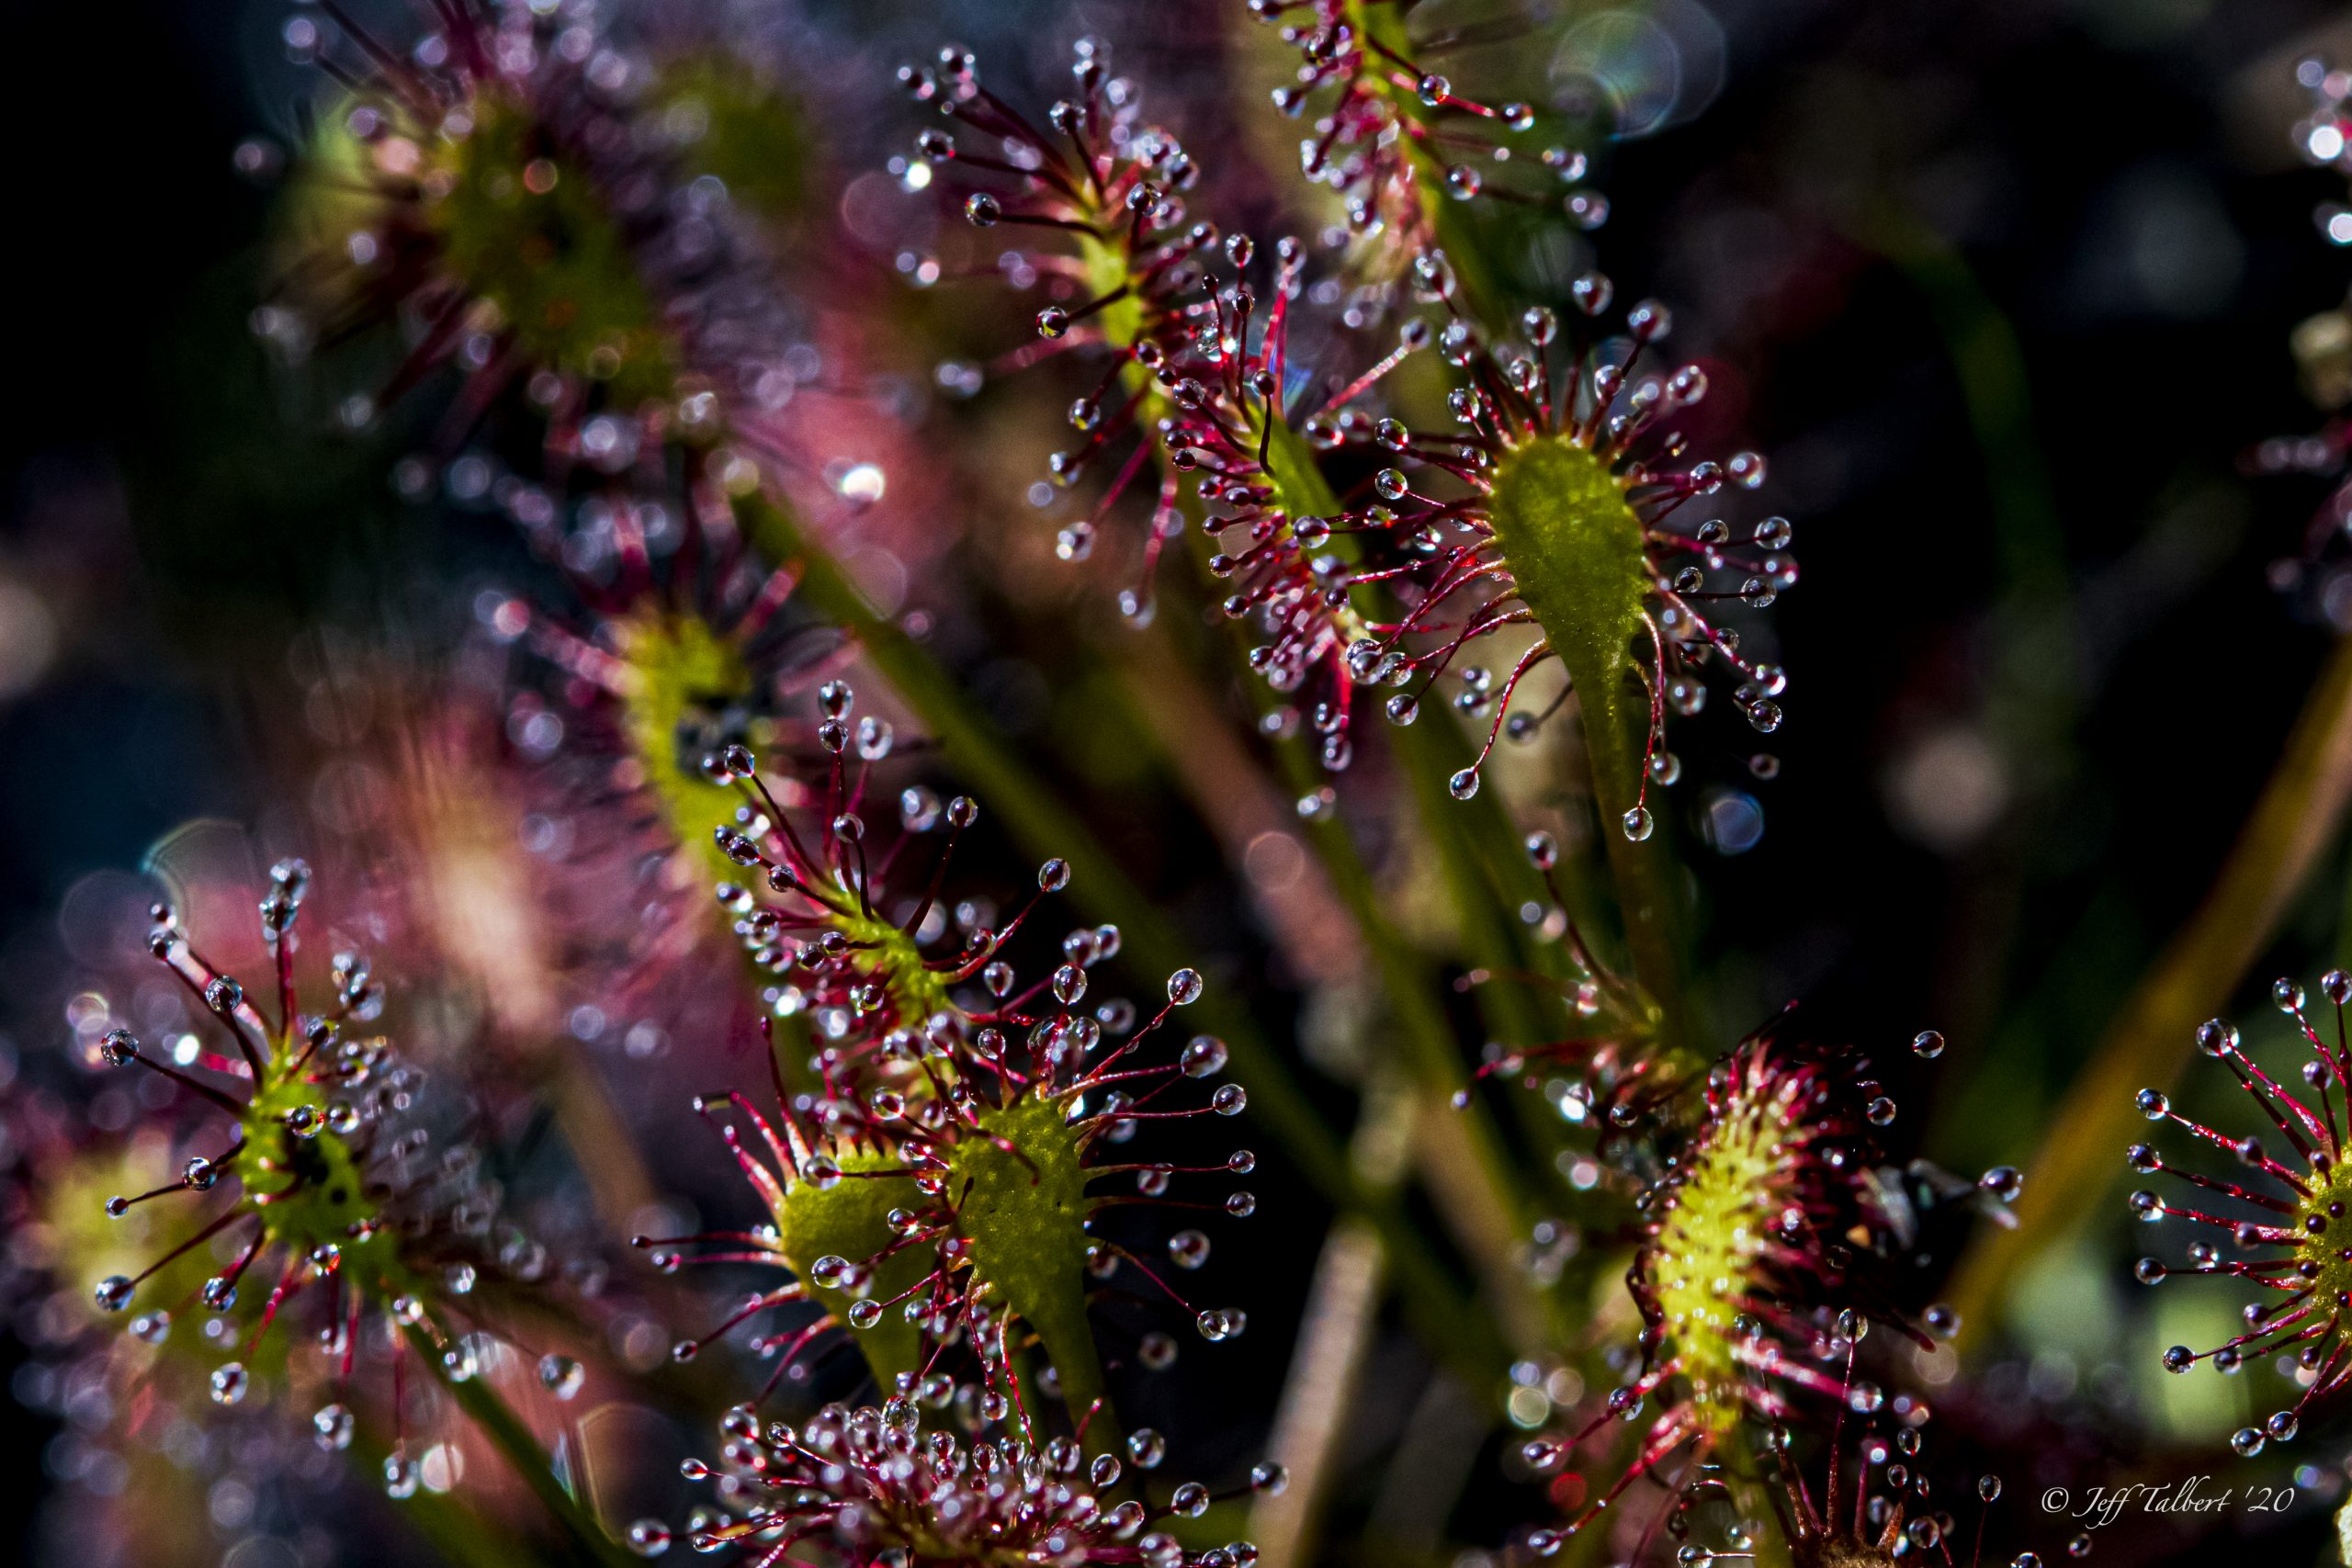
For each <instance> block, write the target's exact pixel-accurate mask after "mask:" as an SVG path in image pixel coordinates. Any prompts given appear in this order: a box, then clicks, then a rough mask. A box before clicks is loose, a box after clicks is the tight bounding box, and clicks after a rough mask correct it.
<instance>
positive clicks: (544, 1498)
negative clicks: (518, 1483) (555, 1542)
mask: <svg viewBox="0 0 2352 1568" xmlns="http://www.w3.org/2000/svg"><path fill="white" fill-rule="evenodd" d="M402 1331H403V1332H404V1333H405V1334H406V1335H407V1336H408V1342H409V1348H411V1349H413V1350H414V1351H415V1352H416V1354H417V1355H418V1357H419V1358H420V1359H422V1360H423V1361H424V1364H425V1365H426V1366H428V1367H431V1368H433V1369H435V1375H436V1376H440V1371H439V1369H440V1366H441V1354H440V1347H439V1345H437V1344H435V1339H434V1337H433V1335H432V1334H430V1333H428V1332H427V1331H426V1328H425V1326H424V1325H423V1324H422V1323H412V1324H408V1325H404V1328H403V1330H402ZM445 1342H446V1341H445ZM441 1386H442V1387H443V1388H445V1389H447V1391H448V1393H449V1397H450V1398H451V1399H452V1400H454V1401H456V1402H457V1405H458V1409H459V1410H461V1411H463V1412H465V1415H466V1418H467V1419H468V1420H469V1421H471V1422H472V1423H473V1425H474V1428H475V1430H477V1431H479V1432H480V1433H481V1435H482V1436H483V1437H484V1438H488V1439H489V1441H490V1445H491V1446H492V1448H494V1449H496V1450H498V1451H499V1453H500V1455H501V1456H502V1457H503V1458H504V1459H505V1461H506V1463H507V1465H508V1467H509V1468H511V1469H512V1470H513V1471H514V1472H515V1474H516V1475H517V1476H518V1477H520V1478H521V1480H522V1482H523V1484H524V1485H526V1486H527V1487H529V1488H530V1491H531V1495H533V1496H535V1497H537V1499H538V1500H539V1503H540V1506H543V1507H545V1508H546V1509H547V1511H548V1516H549V1517H552V1518H553V1519H554V1520H555V1522H556V1525H557V1526H558V1528H560V1529H561V1530H562V1531H563V1533H564V1536H565V1538H566V1539H567V1540H570V1541H571V1544H572V1546H573V1547H574V1548H576V1549H577V1550H578V1551H579V1552H580V1554H581V1556H582V1559H584V1560H585V1561H588V1562H596V1563H601V1564H603V1565H604V1568H629V1564H630V1562H631V1559H630V1558H629V1557H628V1554H627V1553H626V1552H624V1551H622V1550H621V1549H620V1547H619V1546H618V1545H617V1544H616V1542H615V1541H614V1540H613V1538H612V1537H611V1536H609V1535H607V1534H605V1528H604V1526H602V1525H600V1524H598V1523H597V1522H596V1519H595V1517H594V1515H592V1514H590V1513H589V1512H588V1510H587V1508H586V1507H585V1506H582V1504H581V1502H580V1500H579V1499H578V1498H577V1497H574V1496H573V1495H571V1492H570V1491H569V1490H568V1489H566V1487H565V1486H564V1484H563V1483H562V1482H560V1481H559V1480H557V1479H556V1474H555V1468H554V1466H553V1465H552V1464H550V1463H549V1462H548V1456H547V1450H544V1449H542V1448H540V1447H539V1444H538V1439H537V1438H534V1437H532V1436H531V1433H530V1430H529V1428H527V1427H525V1426H524V1425H523V1422H522V1419H521V1418H520V1417H519V1416H516V1415H515V1412H514V1411H513V1410H511V1409H509V1408H507V1404H506V1402H505V1401H504V1400H503V1399H501V1398H499V1397H498V1393H497V1391H495V1390H494V1389H492V1388H491V1386H490V1385H489V1384H488V1383H486V1382H483V1381H482V1380H481V1378H479V1377H472V1378H467V1379H465V1380H464V1381H462V1382H459V1381H458V1380H455V1379H452V1378H449V1377H447V1376H441Z"/></svg>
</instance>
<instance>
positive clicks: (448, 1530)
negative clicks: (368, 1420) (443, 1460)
mask: <svg viewBox="0 0 2352 1568" xmlns="http://www.w3.org/2000/svg"><path fill="white" fill-rule="evenodd" d="M351 1451H352V1454H353V1456H354V1457H355V1458H356V1460H357V1461H359V1464H360V1466H361V1468H362V1470H363V1472H365V1473H367V1474H368V1475H370V1476H371V1477H372V1478H373V1479H374V1480H375V1481H376V1483H378V1484H379V1485H380V1484H381V1483H382V1482H383V1477H384V1463H385V1461H387V1460H389V1459H390V1458H391V1457H392V1450H390V1449H389V1448H387V1447H385V1446H384V1444H383V1443H382V1442H381V1441H380V1440H379V1439H378V1438H377V1437H376V1435H375V1434H374V1433H373V1432H370V1431H368V1430H367V1429H366V1428H364V1427H363V1428H361V1429H359V1430H358V1431H356V1432H354V1433H353V1434H352V1439H351ZM396 1511H397V1512H398V1513H399V1515H400V1517H401V1518H402V1519H404V1520H406V1521H407V1523H408V1524H409V1525H410V1527H411V1528H412V1529H414V1530H415V1531H416V1533H417V1534H419V1535H421V1536H423V1537H424V1540H425V1543H426V1544H427V1545H429V1546H431V1547H432V1548H433V1550H434V1551H435V1554H436V1555H437V1556H438V1557H439V1558H440V1559H441V1560H442V1561H443V1562H450V1563H456V1564H459V1565H461V1568H519V1565H520V1564H522V1563H526V1562H538V1563H543V1564H545V1565H546V1568H562V1562H561V1560H560V1559H557V1558H554V1557H552V1556H550V1555H548V1554H547V1553H543V1552H540V1551H535V1550H534V1549H533V1548H531V1547H530V1546H528V1545H526V1544H525V1543H524V1542H522V1541H520V1540H515V1538H514V1537H512V1536H510V1535H508V1534H507V1533H506V1532H505V1531H503V1530H502V1529H498V1528H497V1526H496V1524H495V1522H494V1521H492V1520H491V1519H488V1518H485V1517H482V1516H481V1514H479V1513H476V1512H475V1511H473V1510H471V1509H469V1508H466V1507H463V1506H459V1504H458V1501H457V1500H456V1499H455V1498H453V1497H446V1496H442V1495H439V1494H437V1493H434V1492H430V1491H426V1490H424V1489H423V1488H420V1489H419V1490H418V1491H417V1493H416V1494H415V1495H413V1496H411V1497H407V1498H403V1499H401V1501H400V1503H399V1504H398V1506H397V1509H396Z"/></svg>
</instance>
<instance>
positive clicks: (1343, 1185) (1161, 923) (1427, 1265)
mask: <svg viewBox="0 0 2352 1568" xmlns="http://www.w3.org/2000/svg"><path fill="white" fill-rule="evenodd" d="M736 508H737V515H738V517H739V519H740V520H741V525H742V527H743V530H744V535H745V536H746V537H747V538H748V539H750V540H752V543H753V545H754V546H755V547H757V548H759V549H760V550H761V551H763V553H764V554H765V555H766V556H767V557H768V558H770V559H775V560H794V561H798V562H799V563H800V564H801V569H802V577H801V581H800V589H799V592H800V595H801V596H802V598H803V599H804V600H805V601H806V602H807V603H809V604H810V605H812V606H814V607H815V608H816V610H817V611H818V612H819V613H820V614H821V615H825V616H827V617H828V618H829V619H831V620H832V621H833V622H834V623H835V624H837V625H839V626H842V628H843V629H844V630H846V631H848V632H850V633H851V634H852V635H854V637H856V638H857V639H858V644H859V648H860V649H861V651H863V652H864V654H865V657H866V659H867V660H868V661H870V662H871V663H872V664H873V665H874V667H875V668H876V670H877V671H880V672H881V673H882V675H883V677H884V678H885V679H887V680H888V682H890V684H891V685H892V687H893V688H894V689H896V691H897V692H898V694H899V697H900V698H901V699H902V700H904V701H905V702H906V704H907V705H908V706H909V707H910V708H911V709H913V710H914V712H915V713H916V714H917V715H918V716H920V717H921V718H922V721H923V724H924V726H925V728H927V729H928V730H929V732H930V734H931V736H932V738H933V739H934V740H936V741H937V742H938V744H939V746H940V747H941V749H942V750H943V751H944V754H945V756H946V758H947V760H948V761H949V763H950V765H952V766H953V767H954V768H955V769H956V771H957V773H959V775H960V776H962V777H964V778H966V779H967V780H969V781H970V782H971V784H972V785H973V787H974V789H975V790H976V791H977V792H978V795H980V796H981V797H982V798H983V799H985V800H986V801H987V802H988V805H989V808H990V809H992V810H996V811H1001V813H1002V814H1003V816H1004V818H1005V820H1006V822H1007V824H1008V825H1009V826H1010V828H1011V829H1012V836H1013V837H1014V838H1015V839H1016V840H1019V841H1020V842H1021V843H1022V844H1023V845H1024V846H1026V847H1027V848H1028V849H1029V850H1030V851H1031V852H1033V853H1037V854H1049V855H1057V856H1059V857H1060V858H1061V859H1062V860H1064V861H1066V862H1068V863H1069V867H1070V872H1071V878H1070V897H1072V898H1073V899H1074V900H1076V901H1077V902H1078V903H1080V905H1081V906H1083V907H1085V908H1088V909H1090V910H1091V912H1092V913H1093V914H1094V915H1095V916H1096V917H1097V918H1098V919H1105V920H1110V921H1112V922H1114V923H1115V924H1116V925H1117V926H1118V927H1119V930H1120V932H1121V935H1122V937H1123V939H1124V943H1125V951H1126V953H1128V954H1129V955H1130V956H1131V957H1132V958H1133V959H1134V960H1135V962H1136V964H1137V966H1139V967H1141V968H1146V969H1159V970H1161V971H1164V972H1167V973H1173V972H1174V971H1175V970H1177V969H1180V968H1183V967H1186V966H1187V961H1186V959H1185V957H1184V951H1185V950H1184V945H1183V943H1182V941H1181V940H1180V939H1179V938H1178V936H1177V934H1176V931H1175V929H1174V928H1173V926H1172V925H1170V922H1169V921H1168V919H1167V918H1166V917H1165V916H1164V915H1162V914H1161V913H1160V911H1159V908H1158V907H1157V906H1155V905H1154V904H1153V903H1152V902H1151V901H1150V900H1149V899H1148V898H1147V897H1145V896H1144V894H1143V892H1142V890H1141V889H1139V888H1137V887H1136V886H1135V884H1134V883H1133V882H1131V881H1130V880H1129V879H1128V877H1127V875H1126V874H1125V872H1124V871H1123V870H1122V869H1121V868H1120V866H1119V863H1118V862H1117V860H1116V859H1115V858H1114V857H1113V856H1112V855H1111V853H1110V852H1108V851H1107V850H1105V849H1103V846H1102V845H1101V843H1100V842H1098V841H1097V840H1095V839H1094V838H1093V836H1092V835H1091V834H1090V833H1088V832H1087V831H1086V829H1084V827H1083V826H1082V825H1081V824H1080V821H1079V819H1078V818H1077V817H1076V816H1075V815H1074V814H1073V813H1071V812H1069V810H1067V809H1066V808H1064V807H1062V806H1061V805H1060V804H1059V803H1058V802H1057V800H1056V799H1055V798H1054V795H1053V793H1052V792H1051V791H1050V790H1048V789H1047V788H1046V785H1045V784H1044V783H1043V782H1042V781H1040V780H1038V779H1037V778H1036V777H1035V775H1033V774H1032V773H1030V772H1029V771H1028V769H1027V768H1025V767H1023V765H1022V763H1021V761H1019V760H1018V759H1017V758H1016V757H1015V756H1014V754H1013V751H1012V746H1011V745H1010V744H1009V743H1008V742H1007V741H1006V740H1005V739H1004V738H1003V737H1002V736H1001V735H999V734H998V733H997V732H996V730H995V728H994V727H993V726H991V725H990V724H989V722H988V721H987V720H986V719H985V718H983V717H982V716H979V715H978V713H976V712H974V711H973V709H972V708H971V707H970V705H968V704H967V702H966V701H965V698H964V695H963V694H962V692H961V691H960V690H959V689H958V688H957V687H956V683H955V682H954V681H953V680H951V679H950V678H949V677H948V675H947V673H946V672H945V671H943V670H941V669H940V668H939V666H938V665H937V664H936V663H935V662H933V660H932V658H931V656H930V655H929V654H928V653H926V652H924V651H923V649H922V648H921V647H919V646H918V645H917V644H916V643H915V641H914V639H913V638H912V637H909V636H908V635H907V633H906V631H905V629H904V628H903V627H901V626H899V625H898V624H897V623H896V622H894V621H892V620H890V619H889V618H888V617H887V616H884V615H878V614H876V612H875V610H874V608H873V607H872V606H871V605H870V604H867V603H866V602H865V597H864V596H863V595H862V594H861V593H860V592H858V590H857V588H856V586H855V585H854V583H852V582H851V581H850V580H849V578H848V577H847V575H846V574H844V573H843V572H842V569H841V567H840V565H839V564H838V563H836V562H835V561H834V560H833V559H832V558H831V557H830V556H828V555H827V554H826V553H825V552H824V551H822V550H820V549H819V548H817V547H814V546H813V545H812V544H811V543H810V541H809V540H808V539H807V538H806V537H805V536H803V535H802V533H801V531H800V529H799V527H798V526H797V524H796V523H795V522H794V520H793V519H792V518H791V517H790V516H788V515H787V514H786V513H785V512H784V511H783V510H782V509H781V508H780V507H778V506H776V505H775V504H774V503H772V502H769V501H767V500H766V499H764V498H762V497H757V496H752V497H745V498H741V499H739V500H738V501H737V502H736ZM1193 1018H1194V1019H1196V1020H1198V1021H1199V1022H1200V1024H1201V1025H1202V1027H1203V1028H1204V1029H1205V1030H1206V1031H1207V1032H1211V1033H1214V1034H1216V1035H1217V1036H1218V1037H1219V1038H1221V1039H1222V1040H1224V1041H1225V1043H1226V1046H1227V1050H1229V1051H1230V1052H1231V1054H1232V1057H1233V1061H1234V1064H1235V1066H1236V1069H1237V1073H1238V1077H1240V1078H1242V1079H1243V1080H1245V1081H1246V1083H1247V1086H1248V1088H1249V1090H1250V1111H1251V1112H1252V1113H1253V1114H1254V1115H1256V1116H1257V1117H1258V1118H1259V1120H1260V1121H1261V1123H1262V1124H1264V1125H1265V1126H1267V1127H1268V1128H1270V1129H1271V1130H1272V1132H1273V1133H1274V1134H1276V1135H1277V1136H1278V1137H1280V1138H1281V1139H1282V1141H1283V1152H1284V1154H1285V1156H1287V1157H1288V1158H1289V1159H1290V1161H1291V1162H1292V1163H1293V1164H1294V1165H1295V1166H1296V1167H1297V1168H1298V1170H1299V1172H1300V1174H1301V1175H1303V1176H1305V1177H1306V1179H1307V1180H1308V1181H1309V1182H1311V1183H1313V1184H1314V1185H1315V1187H1316V1188H1317V1189H1318V1190H1320V1191H1322V1192H1323V1194H1324V1195H1325V1196H1326V1197H1327V1198H1329V1200H1330V1201H1332V1202H1333V1203H1335V1204H1337V1205H1338V1206H1340V1207H1341V1208H1343V1209H1348V1210H1351V1211H1352V1212H1354V1213H1361V1214H1363V1216H1364V1217H1365V1218H1366V1219H1368V1220H1370V1221H1372V1223H1373V1224H1374V1225H1376V1226H1377V1227H1378V1228H1379V1230H1380V1232H1381V1237H1382V1240H1383V1241H1384V1242H1385V1243H1386V1244H1387V1246H1388V1247H1389V1250H1390V1255H1391V1257H1392V1258H1393V1259H1394V1262H1395V1266H1396V1269H1397V1281H1398V1286H1399V1289H1400V1290H1401V1291H1402V1292H1403V1294H1404V1295H1405V1297H1406V1299H1407V1304H1408V1310H1409V1311H1410V1313H1411V1314H1412V1316H1413V1318H1414V1321H1415V1325H1416V1326H1417V1328H1419V1330H1420V1331H1421V1332H1422V1333H1423V1334H1424V1335H1426V1336H1427V1337H1428V1338H1429V1343H1430V1345H1431V1346H1432V1347H1433V1348H1436V1349H1438V1350H1439V1351H1440V1352H1441V1353H1442V1354H1444V1355H1445V1356H1446V1357H1447V1358H1448V1359H1450V1360H1453V1361H1454V1362H1456V1364H1457V1365H1458V1366H1460V1368H1461V1369H1462V1370H1463V1371H1464V1373H1465V1374H1466V1375H1469V1376H1472V1377H1474V1378H1476V1379H1477V1380H1480V1381H1481V1382H1483V1381H1484V1380H1486V1379H1487V1378H1490V1377H1492V1376H1493V1375H1494V1374H1495V1373H1496V1372H1497V1371H1499V1369H1500V1368H1501V1367H1503V1366H1504V1365H1505V1364H1506V1363H1507V1362H1508V1360H1509V1357H1510V1352H1509V1350H1508V1349H1507V1348H1505V1347H1504V1346H1503V1344H1502V1343H1501V1341H1500V1339H1499V1338H1498V1337H1497V1336H1496V1335H1495V1334H1494V1332H1493V1330H1492V1329H1491V1328H1489V1327H1487V1325H1486V1324H1485V1320H1484V1318H1483V1316H1482V1315H1481V1314H1477V1313H1476V1312H1475V1311H1473V1310H1471V1309H1470V1307H1469V1306H1468V1305H1467V1304H1466V1303H1464V1301H1463V1299H1462V1296H1461V1293H1460V1292H1459V1290H1458V1289H1457V1288H1456V1287H1455V1285H1454V1284H1453V1281H1452V1280H1449V1279H1448V1278H1447V1277H1446V1273H1445V1270H1444V1269H1443V1268H1442V1266H1441V1265H1440V1264H1439V1262H1438V1260H1437V1258H1436V1257H1435V1255H1434V1254H1433V1253H1431V1252H1430V1249H1429V1247H1428V1245H1427V1244H1426V1243H1425V1242H1424V1241H1423V1240H1422V1239H1421V1237H1420V1235H1419V1234H1418V1233H1417V1232H1416V1231H1415V1229H1414V1228H1413V1226H1412V1224H1410V1222H1409V1221H1408V1219H1407V1218H1406V1216H1405V1213H1404V1211H1403V1209H1402V1207H1401V1205H1400V1204H1399V1203H1398V1202H1397V1201H1395V1200H1394V1199H1392V1198H1387V1197H1380V1196H1375V1195H1374V1194H1371V1193H1368V1192H1367V1191H1365V1190H1364V1189H1363V1185H1362V1183H1361V1182H1359V1181H1358V1180H1357V1179H1356V1178H1355V1175H1354V1173H1353V1172H1352V1171H1351V1169H1350V1168H1349V1166H1348V1163H1347V1160H1346V1158H1345V1156H1343V1155H1342V1154H1341V1152H1340V1147H1339V1145H1338V1143H1337V1142H1336V1141H1335V1140H1334V1139H1333V1137H1332V1135H1331V1133H1330V1131H1329V1129H1328V1128H1327V1127H1325V1125H1324V1124H1323V1122H1322V1119H1321V1117H1320V1116H1318V1115H1317V1112H1316V1111H1315V1109H1314V1107H1313V1106H1312V1105H1311V1104H1310V1103H1309V1102H1308V1100H1307V1099H1306V1094H1305V1092H1304V1091H1303V1090H1301V1089H1299V1087H1298V1086H1297V1084H1296V1082H1295V1080H1294V1079H1293V1078H1292V1077H1291V1076H1290V1074H1289V1072H1288V1070H1287V1069H1286V1068H1285V1067H1284V1066H1283V1064H1282V1062H1281V1060H1280V1058H1279V1057H1277V1056H1276V1055H1274V1053H1273V1051H1272V1048H1271V1047H1270V1046H1268V1045H1267V1044H1266V1043H1265V1042H1264V1041H1263V1040H1262V1039H1261V1037H1260V1036H1259V1034H1258V1032H1257V1030H1256V1027H1255V1026H1254V1025H1253V1024H1252V1023H1251V1022H1250V1019H1249V1017H1248V1015H1247V1014H1246V1013H1244V1012H1242V1011H1241V1010H1239V1009H1238V1008H1235V1007H1234V1006H1232V1005H1231V1004H1230V1003H1228V1002H1227V1001H1225V1000H1223V999H1222V998H1218V997H1216V995H1215V994H1210V995H1207V996H1204V997H1203V998H1202V999H1201V1000H1200V1001H1199V1002H1197V1003H1195V1004H1194V1006H1193Z"/></svg>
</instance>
